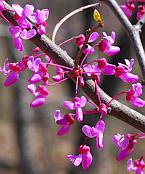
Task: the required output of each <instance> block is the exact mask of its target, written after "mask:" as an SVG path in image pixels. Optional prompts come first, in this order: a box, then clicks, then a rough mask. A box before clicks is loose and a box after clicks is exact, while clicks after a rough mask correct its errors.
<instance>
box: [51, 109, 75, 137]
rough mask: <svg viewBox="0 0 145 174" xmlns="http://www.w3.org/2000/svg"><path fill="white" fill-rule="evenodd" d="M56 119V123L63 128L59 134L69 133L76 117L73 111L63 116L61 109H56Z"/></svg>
mask: <svg viewBox="0 0 145 174" xmlns="http://www.w3.org/2000/svg"><path fill="white" fill-rule="evenodd" d="M54 119H55V122H56V124H58V125H61V128H60V129H59V130H58V132H57V135H59V136H62V135H64V134H66V133H68V131H69V129H70V126H71V125H72V124H73V123H74V117H73V115H72V114H71V113H67V114H65V115H64V116H63V117H62V116H61V114H60V110H56V111H55V114H54Z"/></svg>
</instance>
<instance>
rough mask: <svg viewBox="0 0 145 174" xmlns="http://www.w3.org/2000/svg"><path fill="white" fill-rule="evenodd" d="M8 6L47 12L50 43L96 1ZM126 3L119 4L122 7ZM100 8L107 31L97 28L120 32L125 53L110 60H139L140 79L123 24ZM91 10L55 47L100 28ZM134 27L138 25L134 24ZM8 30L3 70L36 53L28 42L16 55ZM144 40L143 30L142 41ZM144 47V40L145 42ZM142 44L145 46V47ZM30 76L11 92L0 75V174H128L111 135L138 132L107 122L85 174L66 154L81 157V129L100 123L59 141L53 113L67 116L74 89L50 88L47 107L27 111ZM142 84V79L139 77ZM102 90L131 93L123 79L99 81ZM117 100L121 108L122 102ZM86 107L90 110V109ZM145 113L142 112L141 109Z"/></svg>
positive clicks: (1, 31) (91, 119)
mask: <svg viewBox="0 0 145 174" xmlns="http://www.w3.org/2000/svg"><path fill="white" fill-rule="evenodd" d="M7 2H8V3H10V4H12V3H19V4H20V5H22V6H24V5H25V4H26V3H27V4H33V5H34V6H35V8H36V9H37V8H39V9H43V8H48V9H49V11H50V16H49V19H48V29H47V35H48V37H50V38H51V36H52V32H53V29H54V27H55V25H56V23H58V22H59V20H60V19H62V18H63V17H64V16H65V15H67V14H68V13H70V12H71V11H73V10H75V9H77V8H79V7H81V6H84V5H87V4H90V3H93V2H96V1H93V0H85V1H84V0H73V1H68V0H41V1H38V0H29V1H28V0H25V1H24V0H21V1H20V0H8V1H7ZM123 2H124V1H123V0H122V1H121V0H120V1H119V0H118V3H120V4H121V3H123ZM97 9H98V10H99V12H100V13H101V15H102V17H103V20H104V23H105V26H104V28H103V29H99V31H98V32H99V33H100V34H102V31H105V32H107V34H110V33H111V31H115V32H116V33H117V39H116V43H115V45H119V46H120V48H121V52H120V54H119V55H116V56H114V57H111V58H109V59H108V60H109V61H110V62H111V63H114V64H116V65H117V62H118V61H120V62H122V63H123V62H124V58H132V57H134V58H135V62H136V63H135V66H134V73H136V74H138V75H140V74H141V72H140V69H139V66H138V63H137V60H136V56H135V52H134V50H133V47H132V44H131V42H130V39H129V38H128V35H127V34H126V32H125V30H124V29H123V28H122V25H120V23H119V21H118V20H117V18H116V17H115V16H114V14H113V13H112V11H111V10H110V9H109V8H108V7H107V6H105V5H104V4H102V5H101V6H100V7H99V6H98V7H97ZM92 12H93V10H92V9H89V10H86V11H85V12H81V13H79V14H77V15H75V16H73V17H72V18H70V19H69V20H67V21H66V22H65V23H64V24H63V25H62V26H61V28H60V30H59V32H58V33H57V37H56V43H57V44H58V43H61V42H62V41H64V40H66V39H68V38H71V37H72V36H76V35H78V34H81V33H85V31H86V30H87V29H88V28H89V27H90V26H95V25H96V24H95V23H94V22H93V20H92ZM132 22H133V23H135V20H134V19H132ZM7 30H8V26H7V24H6V23H5V22H3V20H0V53H1V54H0V57H1V59H0V66H2V65H3V62H4V59H5V58H7V57H8V59H9V61H10V62H15V61H17V60H19V59H21V56H22V55H23V54H26V55H30V54H31V50H32V49H33V48H35V45H33V44H32V43H31V42H29V41H27V42H25V51H24V52H23V53H19V52H17V51H16V50H15V49H14V47H13V46H12V40H11V38H10V37H9V34H8V32H7ZM144 37H145V28H143V32H142V38H144ZM143 42H144V40H143ZM143 44H144V43H143ZM63 48H64V49H65V50H66V51H67V52H68V54H69V55H71V56H72V57H75V56H76V54H77V52H78V49H77V48H76V47H75V44H74V43H69V44H67V46H64V47H63ZM95 56H96V58H100V57H102V56H104V55H101V54H100V53H98V52H97V53H96V55H93V58H94V57H95ZM28 75H29V74H28V72H25V73H23V74H21V79H20V80H19V82H18V83H17V84H15V85H14V86H13V87H9V88H4V87H3V80H4V76H3V75H2V74H1V75H0V174H82V173H83V174H85V173H87V174H115V173H118V174H125V173H127V171H126V162H127V160H124V161H121V162H117V161H116V160H115V156H116V155H117V152H118V150H117V148H116V147H115V146H114V145H113V144H112V142H111V138H112V135H114V134H116V133H120V134H125V133H137V132H138V131H137V130H136V129H134V128H132V127H131V126H129V125H128V124H126V123H124V122H122V121H120V120H118V119H116V118H114V117H111V116H107V117H106V120H105V122H106V129H105V146H104V148H103V149H101V150H99V151H97V150H96V149H95V142H94V141H93V140H92V139H91V140H90V141H89V142H88V143H87V144H88V145H90V146H91V153H92V154H93V156H94V160H93V163H92V165H91V167H90V169H89V170H87V171H84V170H83V169H82V168H81V167H74V166H73V165H72V164H71V163H70V162H69V161H68V160H67V159H66V158H65V157H66V155H68V154H77V147H78V145H81V143H82V142H83V139H84V136H83V134H82V133H81V131H80V130H81V126H82V125H83V124H86V123H87V124H88V125H92V126H93V125H94V124H95V123H96V121H97V119H98V116H97V115H94V116H92V115H91V116H85V119H84V122H83V123H82V125H78V124H75V125H74V126H73V127H72V129H71V131H70V133H69V134H67V135H65V136H63V137H58V136H57V135H56V132H57V129H58V127H57V126H56V125H55V123H54V119H53V114H54V111H55V110H56V109H61V110H62V111H63V101H64V100H66V99H70V98H71V97H72V96H73V95H74V89H75V87H74V85H73V83H72V82H71V81H68V82H66V83H64V84H63V85H57V86H53V87H52V88H51V87H50V88H49V91H50V92H49V96H48V97H47V102H46V104H45V105H44V106H42V107H40V108H37V109H32V108H30V107H29V104H30V101H31V100H32V96H31V95H29V94H28V92H27V90H26V81H27V78H28ZM140 78H141V79H142V77H141V76H140ZM101 87H102V88H103V89H104V90H105V91H106V93H107V94H109V95H110V96H113V95H114V94H115V93H116V92H118V91H120V90H121V91H122V90H125V89H128V88H129V87H130V85H124V84H123V83H122V81H121V80H119V79H115V78H111V77H110V78H108V77H107V78H106V77H105V76H104V77H102V79H101ZM119 100H120V101H121V102H123V103H125V102H124V100H123V98H122V97H119ZM87 107H88V108H89V107H90V106H87ZM138 111H139V112H141V113H144V109H139V110H138ZM144 150H145V143H144V142H143V141H141V142H139V143H138V144H137V146H136V147H135V150H134V152H133V153H132V156H133V157H134V158H139V157H140V156H141V155H142V154H143V153H144Z"/></svg>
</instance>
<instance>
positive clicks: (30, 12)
mask: <svg viewBox="0 0 145 174" xmlns="http://www.w3.org/2000/svg"><path fill="white" fill-rule="evenodd" d="M12 7H13V8H14V9H15V11H16V15H15V20H17V21H18V24H19V26H20V27H21V28H23V29H26V28H32V24H31V23H30V22H29V21H28V19H29V20H30V21H31V22H33V23H35V24H36V27H37V32H38V33H39V34H40V35H43V34H45V33H46V20H47V19H48V16H49V10H48V9H43V10H36V12H34V6H33V5H29V4H27V5H26V6H25V7H24V9H23V8H22V7H21V6H20V5H18V4H13V5H12Z"/></svg>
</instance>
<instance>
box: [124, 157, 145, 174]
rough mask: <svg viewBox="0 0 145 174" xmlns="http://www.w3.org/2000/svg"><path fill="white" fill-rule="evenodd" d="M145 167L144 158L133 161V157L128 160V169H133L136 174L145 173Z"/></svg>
mask: <svg viewBox="0 0 145 174" xmlns="http://www.w3.org/2000/svg"><path fill="white" fill-rule="evenodd" d="M144 169H145V162H144V161H143V160H142V159H138V160H134V161H133V160H132V158H130V159H129V160H128V161H127V170H128V171H133V172H134V174H143V173H144V172H143V170H144Z"/></svg>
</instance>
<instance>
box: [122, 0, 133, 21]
mask: <svg viewBox="0 0 145 174" xmlns="http://www.w3.org/2000/svg"><path fill="white" fill-rule="evenodd" d="M120 8H121V9H122V11H123V12H124V14H125V15H126V16H127V17H128V18H130V17H131V16H132V13H133V10H134V9H135V5H134V4H133V3H130V2H129V3H128V2H126V3H125V5H124V4H123V5H120Z"/></svg>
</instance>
